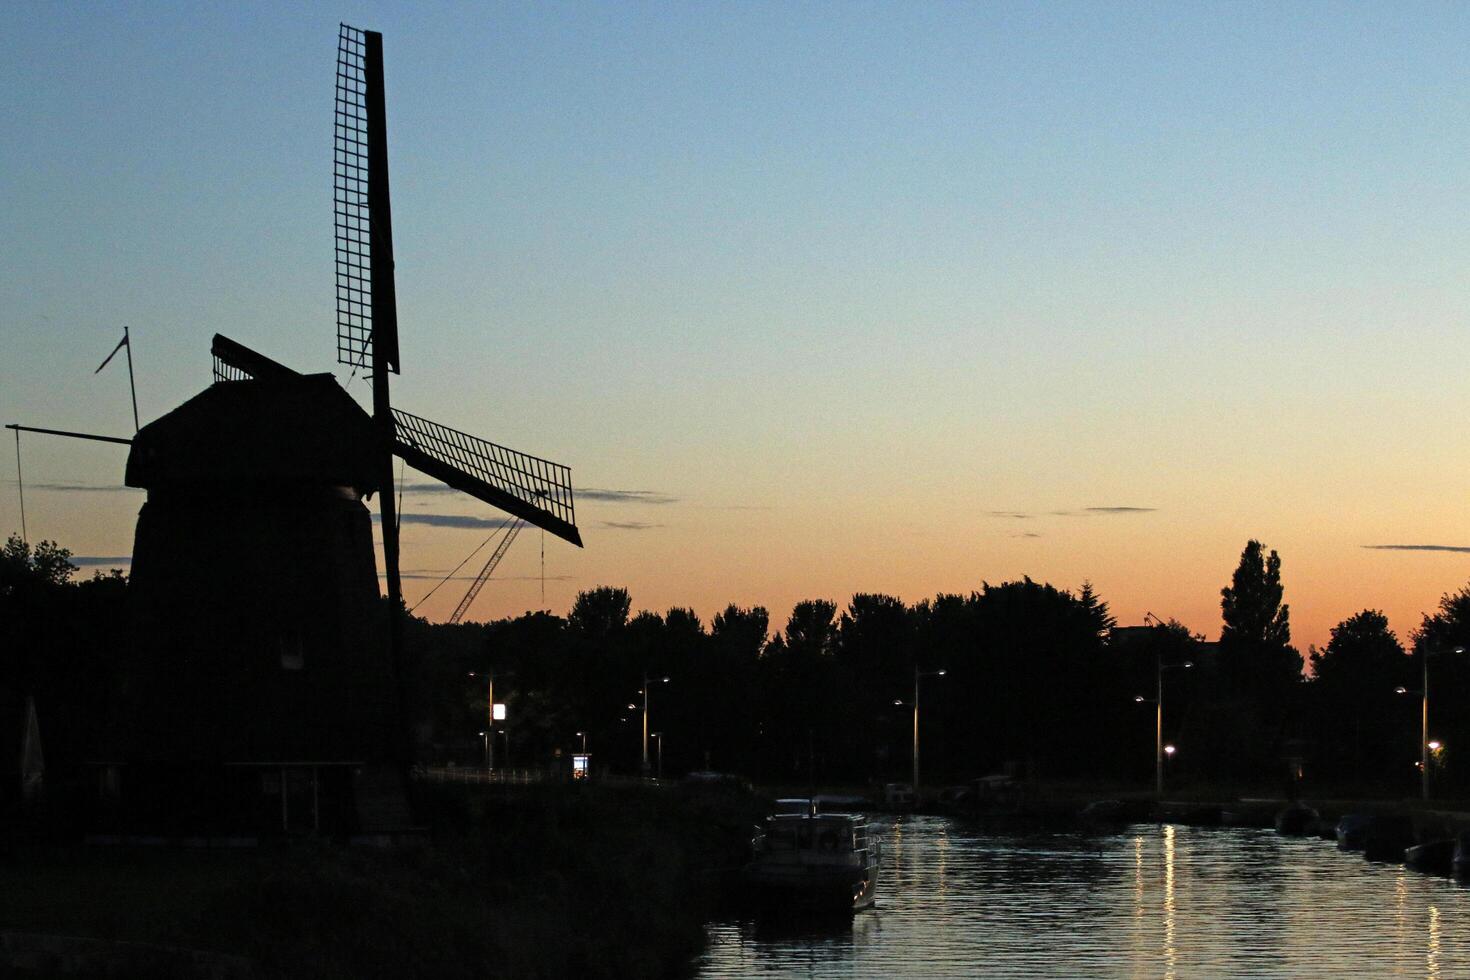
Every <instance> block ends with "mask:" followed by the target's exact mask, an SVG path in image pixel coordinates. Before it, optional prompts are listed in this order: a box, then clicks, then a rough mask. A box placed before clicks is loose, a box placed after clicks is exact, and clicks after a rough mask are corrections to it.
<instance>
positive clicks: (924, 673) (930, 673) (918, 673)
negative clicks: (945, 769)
mask: <svg viewBox="0 0 1470 980" xmlns="http://www.w3.org/2000/svg"><path fill="white" fill-rule="evenodd" d="M947 673H949V671H947V670H944V669H942V668H941V669H939V670H920V669H919V668H918V667H915V668H914V699H913V700H912V701H903V700H897V699H896V700H894V702H893V703H894V704H895V705H898V706H899V707H903V706H904V705H910V706H912V707H913V709H914V781H913V785H914V802H915V803H917V802H918V801H919V678H921V677H943V676H944V675H945V674H947Z"/></svg>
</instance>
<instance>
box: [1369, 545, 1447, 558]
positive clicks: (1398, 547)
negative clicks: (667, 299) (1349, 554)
mask: <svg viewBox="0 0 1470 980" xmlns="http://www.w3.org/2000/svg"><path fill="white" fill-rule="evenodd" d="M1362 547H1364V548H1367V549H1368V550H1369V551H1448V552H1452V553H1454V554H1457V555H1470V546H1466V545H1458V544H1365V545H1362Z"/></svg>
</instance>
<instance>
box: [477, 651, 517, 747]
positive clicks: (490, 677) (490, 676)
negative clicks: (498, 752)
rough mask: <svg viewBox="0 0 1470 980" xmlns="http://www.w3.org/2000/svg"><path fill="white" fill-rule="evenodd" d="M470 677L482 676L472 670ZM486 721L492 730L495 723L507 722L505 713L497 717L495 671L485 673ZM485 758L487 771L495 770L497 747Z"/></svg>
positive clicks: (512, 675)
mask: <svg viewBox="0 0 1470 980" xmlns="http://www.w3.org/2000/svg"><path fill="white" fill-rule="evenodd" d="M469 676H470V677H479V676H480V675H479V674H478V673H476V672H475V671H473V670H472V671H470V672H469ZM504 676H507V677H514V676H515V675H514V674H507V675H504ZM485 720H486V721H488V722H489V723H490V727H491V729H494V728H495V723H496V722H497V721H504V720H505V713H504V712H503V711H502V712H501V714H500V717H498V718H497V717H496V716H495V672H494V671H489V670H487V671H485ZM509 744H510V742H509V740H507V741H506V745H507V746H509ZM509 751H510V750H509V749H508V748H507V750H506V752H507V754H509ZM485 758H486V764H485V767H486V768H487V769H494V768H495V746H494V745H493V744H492V745H491V746H490V751H489V752H487V753H486V755H485Z"/></svg>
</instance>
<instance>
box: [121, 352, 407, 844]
mask: <svg viewBox="0 0 1470 980" xmlns="http://www.w3.org/2000/svg"><path fill="white" fill-rule="evenodd" d="M376 462H377V440H376V432H375V429H374V427H373V425H372V421H371V419H370V418H369V417H368V416H367V414H366V413H365V412H363V410H362V409H361V408H359V407H358V406H357V404H356V403H355V402H353V401H352V399H351V398H349V397H348V396H347V394H346V393H345V392H343V391H342V389H341V388H340V387H339V386H338V385H337V383H336V382H335V381H334V380H333V379H332V378H331V377H330V376H328V375H317V376H295V377H288V378H281V379H274V380H249V381H239V382H229V383H221V384H215V385H213V386H212V387H210V388H208V389H206V390H205V391H203V392H202V393H200V394H199V395H197V396H195V397H194V398H192V399H190V400H189V401H187V402H185V403H184V404H183V405H181V406H180V407H179V408H177V409H175V410H174V411H172V412H170V413H169V414H167V415H165V416H163V417H162V418H160V419H158V420H157V421H155V422H152V423H150V424H149V425H147V426H145V427H144V428H143V429H142V430H141V431H140V432H139V433H138V435H137V437H136V438H135V439H134V441H133V447H132V450H131V453H130V455H129V458H128V467H127V483H128V485H130V486H135V487H140V488H142V489H145V490H147V491H148V497H147V500H146V502H145V503H144V504H143V507H142V510H141V511H140V513H139V515H138V524H137V530H136V533H135V539H134V546H133V570H132V580H131V585H130V603H131V607H132V610H133V635H134V636H135V637H137V638H138V643H137V644H136V648H135V650H134V652H133V656H134V660H135V662H134V669H133V671H131V672H130V678H129V683H128V685H127V689H126V690H125V691H123V692H120V704H119V711H120V717H121V719H122V720H123V722H124V723H123V724H122V725H121V726H120V727H119V730H118V736H117V738H116V740H115V741H114V743H113V749H114V753H115V754H116V756H117V757H118V758H120V759H125V760H126V762H127V773H126V777H127V780H128V783H129V786H128V791H129V796H130V797H139V798H142V799H149V798H152V799H158V800H168V801H171V805H173V806H174V807H175V808H177V803H178V800H179V799H180V796H181V795H183V796H184V797H185V798H186V799H188V800H189V802H190V804H191V806H192V807H193V808H194V810H195V816H194V817H192V818H190V819H191V820H197V819H198V818H204V819H205V822H206V823H209V824H212V825H213V826H214V827H215V828H217V829H221V830H248V829H252V827H254V826H258V825H259V824H260V823H261V821H260V819H259V818H260V817H261V816H264V818H265V819H264V823H265V825H266V826H272V825H274V824H275V823H276V822H277V819H278V818H279V821H280V823H281V824H282V825H283V829H291V830H297V829H300V830H326V831H332V832H341V833H356V832H361V831H364V830H374V829H383V828H381V827H374V826H372V824H373V823H375V822H381V812H382V811H383V810H384V809H385V807H386V808H387V809H389V810H392V811H394V812H396V813H397V822H399V823H406V822H407V818H406V813H405V812H404V811H403V809H402V801H401V800H398V801H397V802H396V803H395V802H389V803H387V804H384V803H383V802H382V799H381V798H382V797H383V795H384V794H383V791H382V790H381V788H380V787H381V786H382V785H383V784H385V783H386V784H389V785H391V783H392V781H393V778H392V775H391V773H392V771H393V770H394V768H395V764H396V760H397V751H396V745H395V742H394V733H395V732H396V731H397V723H396V722H397V703H396V696H397V687H396V684H395V681H394V676H393V672H392V669H391V663H390V660H389V649H388V643H387V641H386V634H385V630H384V628H383V627H384V620H385V618H386V613H387V610H386V609H385V608H384V607H383V604H382V603H381V602H380V601H379V591H378V576H377V568H376V561H375V559H374V554H373V529H372V522H371V517H370V514H369V512H368V509H367V507H366V506H365V505H364V504H363V499H362V498H363V496H364V495H365V494H367V493H371V492H373V491H374V490H376V489H377V484H376V480H375V477H376V473H375V470H376ZM180 781H183V782H184V783H185V784H187V786H188V789H187V790H186V791H185V790H184V786H182V785H180ZM307 788H310V793H307V792H305V790H306V789H307ZM293 789H294V790H295V792H294V793H293ZM181 791H183V792H182V793H181ZM388 795H389V799H390V801H391V800H392V799H393V797H394V795H395V794H393V793H391V792H390V793H389V794H388ZM396 795H398V796H401V794H396ZM293 797H294V798H293ZM130 802H132V801H130ZM183 812H184V814H186V815H187V814H188V813H189V808H185V809H184V811H183ZM131 817H132V819H134V820H143V819H144V818H145V817H147V818H152V819H148V820H146V822H147V823H149V824H151V825H152V827H153V829H157V825H158V823H159V818H163V819H164V820H165V821H166V820H167V819H168V817H167V815H166V814H149V813H146V811H145V812H144V813H138V812H137V810H136V807H135V808H134V810H133V812H132V814H131ZM390 822H392V821H390Z"/></svg>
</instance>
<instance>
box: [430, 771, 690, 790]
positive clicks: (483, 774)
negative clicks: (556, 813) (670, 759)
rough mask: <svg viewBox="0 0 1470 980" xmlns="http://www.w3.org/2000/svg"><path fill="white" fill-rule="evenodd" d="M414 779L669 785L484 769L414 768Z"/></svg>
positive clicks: (511, 783)
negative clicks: (576, 778)
mask: <svg viewBox="0 0 1470 980" xmlns="http://www.w3.org/2000/svg"><path fill="white" fill-rule="evenodd" d="M412 776H413V778H414V779H417V780H420V781H422V782H426V783H483V784H486V785H495V786H529V785H531V784H533V783H570V782H584V781H585V782H593V783H597V784H598V785H599V786H654V787H658V786H669V785H672V784H671V782H669V781H667V780H658V779H653V778H647V779H645V778H643V777H641V776H618V775H612V774H597V775H594V776H591V777H588V779H586V780H573V779H572V777H571V774H570V773H565V772H559V771H549V770H546V769H484V768H476V767H474V766H414V767H413V770H412Z"/></svg>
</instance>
